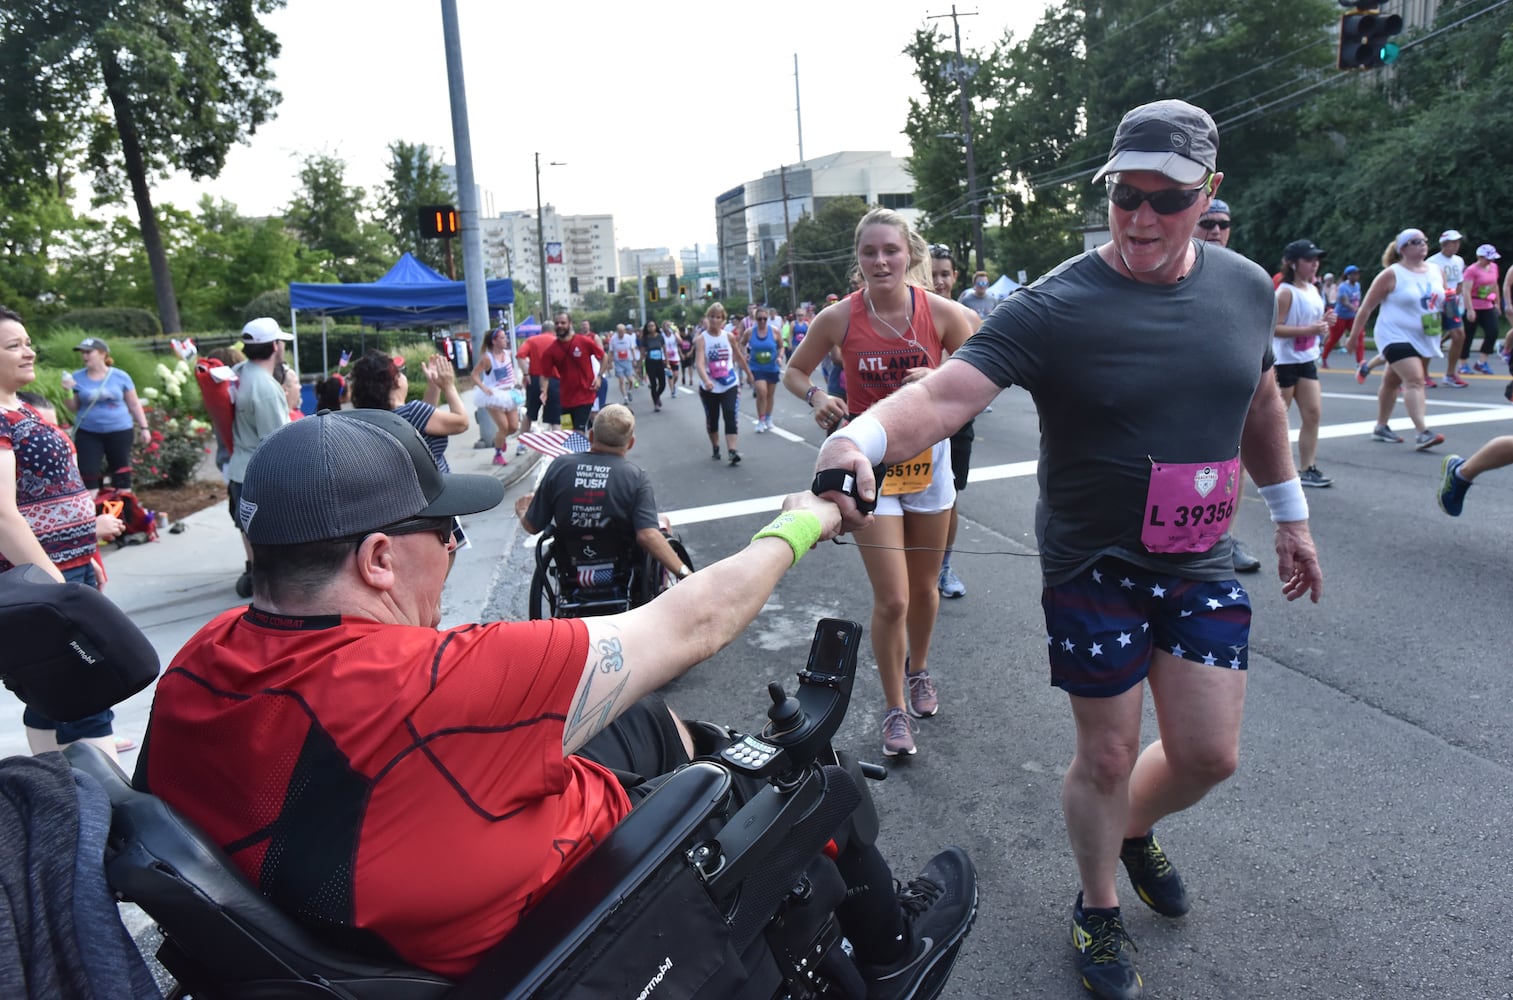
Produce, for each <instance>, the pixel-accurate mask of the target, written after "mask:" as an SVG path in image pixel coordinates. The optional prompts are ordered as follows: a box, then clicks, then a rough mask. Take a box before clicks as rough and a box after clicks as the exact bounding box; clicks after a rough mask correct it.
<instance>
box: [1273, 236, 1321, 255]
mask: <svg viewBox="0 0 1513 1000" xmlns="http://www.w3.org/2000/svg"><path fill="white" fill-rule="evenodd" d="M1322 256H1324V251H1323V250H1322V249H1320V248H1319V246H1318V244H1316V243H1314V242H1313V240H1293V241H1292V242H1291V243H1289V244H1287V246H1286V248H1284V249H1283V250H1282V259H1283V260H1304V259H1307V260H1312V259H1314V258H1315V257H1322Z"/></svg>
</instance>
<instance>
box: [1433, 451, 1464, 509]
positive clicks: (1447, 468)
mask: <svg viewBox="0 0 1513 1000" xmlns="http://www.w3.org/2000/svg"><path fill="white" fill-rule="evenodd" d="M1465 464H1466V460H1465V459H1464V458H1461V457H1460V456H1459V455H1446V456H1445V460H1444V462H1443V463H1441V465H1440V467H1439V509H1440V510H1442V511H1444V512H1445V513H1446V514H1449V515H1450V516H1451V517H1460V512H1461V509H1462V508H1463V507H1464V506H1465V504H1466V491H1467V490H1469V489H1470V488H1471V484H1470V483H1469V482H1467V481H1466V480H1464V479H1462V478H1461V477H1460V476H1458V475H1456V472H1457V471H1458V470H1459V469H1460V467H1461V466H1462V465H1465Z"/></svg>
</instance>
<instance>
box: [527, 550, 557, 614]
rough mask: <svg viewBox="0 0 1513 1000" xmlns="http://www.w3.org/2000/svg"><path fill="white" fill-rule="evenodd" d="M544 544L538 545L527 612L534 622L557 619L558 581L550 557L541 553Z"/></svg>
mask: <svg viewBox="0 0 1513 1000" xmlns="http://www.w3.org/2000/svg"><path fill="white" fill-rule="evenodd" d="M542 544H546V543H544V542H543V543H538V545H537V552H536V569H535V572H533V573H532V574H531V590H530V597H529V599H528V601H527V604H528V608H527V612H528V613H529V615H530V618H531V620H532V621H540V620H541V619H543V618H555V617H557V581H556V579H555V577H554V576H553V573H552V567H553V564H552V561H551V558H550V556H549V555H547V553H545V552H543V551H541V545H542Z"/></svg>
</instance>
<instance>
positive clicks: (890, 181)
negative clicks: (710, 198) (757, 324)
mask: <svg viewBox="0 0 1513 1000" xmlns="http://www.w3.org/2000/svg"><path fill="white" fill-rule="evenodd" d="M907 162H908V161H907V160H906V159H905V158H904V157H902V156H894V155H893V154H892V153H887V152H841V153H831V154H830V155H828V156H820V157H815V158H813V159H809V160H805V161H804V162H803V163H796V164H790V165H787V166H785V167H779V168H776V169H773V170H768V171H767V172H765V173H764V174H762V176H761V177H759V178H757V179H756V180H752V181H747V182H746V183H744V184H741V185H739V186H737V187H734V188H731V189H730V190H729V191H726V192H725V193H723V194H721V195H719V196H717V197H716V198H715V232H716V233H717V234H718V236H719V241H720V251H719V260H720V282H719V287H720V288H721V289H732V290H740V291H746V290H748V289H750V288H751V284H752V282H753V280H760V278H761V275H762V273H763V270H764V269H765V268H766V267H767V265H768V263H769V262H771V261H772V260H774V259H776V257H777V254H778V249H779V248H780V247H782V246H783V245H784V244H785V243H787V242H788V236H787V230H786V228H785V225H784V213H783V203H784V194H785V192H786V195H787V199H786V200H787V204H788V211H787V224H788V225H790V226H791V225H792V224H793V223H796V222H798V220H799V218H800V217H801V216H804V215H814V214H815V213H816V212H818V211H819V210H820V209H821V208H823V207H824V206H825V203H826V202H827V201H829V200H832V199H835V198H843V197H852V198H860V199H861V200H862V201H864V202H866V203H867V204H868V205H876V206H881V207H883V208H892V209H897V210H898V211H899V212H901V213H902V214H903V216H904V218H906V219H908V220H909V222H910V224H911V225H912V224H913V223H915V222H916V221H918V218H919V212H918V210H917V209H915V208H914V178H913V177H912V176H910V174H909V171H908V170H907V169H906V166H905V165H906V163H907ZM755 290H756V291H759V290H760V289H755Z"/></svg>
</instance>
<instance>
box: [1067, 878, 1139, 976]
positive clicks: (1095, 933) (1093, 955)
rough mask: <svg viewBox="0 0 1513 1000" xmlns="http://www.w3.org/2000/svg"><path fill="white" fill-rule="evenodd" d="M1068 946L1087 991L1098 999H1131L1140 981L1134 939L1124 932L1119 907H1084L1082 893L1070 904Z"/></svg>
mask: <svg viewBox="0 0 1513 1000" xmlns="http://www.w3.org/2000/svg"><path fill="white" fill-rule="evenodd" d="M1072 947H1074V948H1076V949H1077V974H1078V975H1080V976H1081V977H1082V985H1083V986H1086V987H1087V989H1088V992H1090V993H1092V994H1093V996H1095V997H1100V998H1102V1000H1135V998H1137V997H1139V996H1140V995H1141V991H1142V988H1143V987H1144V985H1145V984H1144V983H1143V982H1141V980H1140V973H1139V972H1138V971H1136V969H1135V958H1134V956H1133V955H1132V954H1131V952H1133V951H1135V950H1136V949H1135V942H1133V941H1131V940H1130V936H1129V934H1127V933H1125V930H1124V921H1122V920H1121V919H1119V908H1118V907H1115V908H1113V909H1112V910H1092V909H1089V910H1084V909H1083V908H1082V893H1080V892H1079V893H1078V894H1077V902H1076V903H1075V904H1074V905H1073V906H1072Z"/></svg>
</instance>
